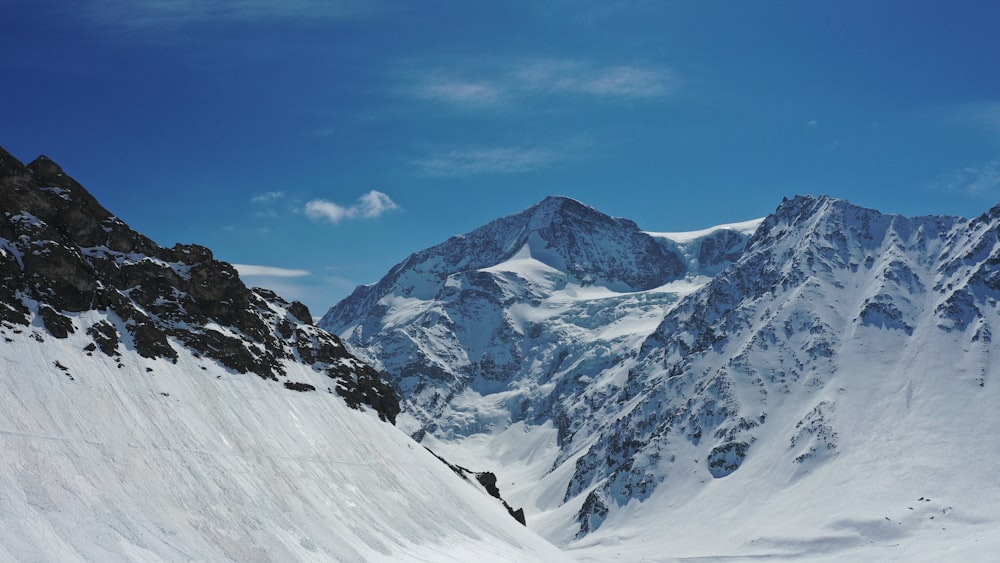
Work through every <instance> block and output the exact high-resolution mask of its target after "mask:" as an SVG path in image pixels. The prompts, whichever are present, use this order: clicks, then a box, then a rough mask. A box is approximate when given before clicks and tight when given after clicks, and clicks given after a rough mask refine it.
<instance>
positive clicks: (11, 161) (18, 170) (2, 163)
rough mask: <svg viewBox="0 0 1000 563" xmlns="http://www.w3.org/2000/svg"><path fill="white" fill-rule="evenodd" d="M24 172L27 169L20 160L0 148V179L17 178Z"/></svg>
mask: <svg viewBox="0 0 1000 563" xmlns="http://www.w3.org/2000/svg"><path fill="white" fill-rule="evenodd" d="M26 172H27V169H26V168H25V167H24V164H23V163H22V162H21V161H20V160H18V159H17V158H15V157H14V155H12V154H10V153H9V152H7V151H6V150H5V149H4V148H3V147H0V178H7V177H10V176H19V175H21V174H25V173H26Z"/></svg>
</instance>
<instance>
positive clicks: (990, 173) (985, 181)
mask: <svg viewBox="0 0 1000 563" xmlns="http://www.w3.org/2000/svg"><path fill="white" fill-rule="evenodd" d="M930 187H931V189H933V190H941V191H947V192H953V193H961V194H965V195H968V196H973V197H982V198H988V199H997V198H998V197H1000V158H995V159H993V160H991V161H989V162H984V163H979V164H974V165H970V166H966V167H963V168H958V169H955V170H952V171H950V172H948V173H945V174H942V175H941V176H939V177H938V178H937V179H935V180H934V181H933V182H932V183H931V185H930Z"/></svg>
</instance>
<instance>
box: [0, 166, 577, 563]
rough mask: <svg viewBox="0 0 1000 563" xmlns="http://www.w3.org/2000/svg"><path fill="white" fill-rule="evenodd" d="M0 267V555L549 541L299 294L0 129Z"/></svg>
mask: <svg viewBox="0 0 1000 563" xmlns="http://www.w3.org/2000/svg"><path fill="white" fill-rule="evenodd" d="M0 273H2V274H3V283H2V284H0V387H2V388H3V390H4V393H2V394H0V412H4V413H6V414H7V416H5V417H3V419H2V420H0V447H2V448H3V450H4V452H5V455H4V456H3V458H2V459H0V493H2V494H0V497H2V498H3V499H4V501H3V505H4V510H0V523H2V524H3V525H2V526H0V559H4V560H11V561H29V560H38V561H55V560H59V561H101V562H102V563H103V562H105V561H123V562H124V561H172V560H212V561H260V562H262V563H263V562H279V561H282V562H283V561H330V560H344V561H348V560H349V561H358V560H365V561H369V560H370V561H390V560H400V559H404V558H405V559H408V560H421V561H435V562H437V561H464V560H468V558H469V557H470V554H473V553H475V554H477V555H478V556H479V557H480V558H483V559H484V560H495V561H509V560H512V559H515V558H516V559H526V560H533V561H552V560H555V561H559V560H564V559H565V557H564V556H563V555H562V554H561V553H560V552H559V551H558V550H557V549H556V548H554V547H553V546H551V545H550V544H548V543H547V542H545V541H544V540H542V539H541V538H538V537H537V536H535V535H534V534H531V533H530V532H528V531H527V530H526V529H525V528H524V526H523V525H522V523H519V522H517V521H515V519H514V518H512V517H511V516H515V517H516V516H517V515H518V513H517V511H515V510H513V509H512V507H510V506H509V505H507V504H506V502H505V501H504V500H503V499H502V498H500V496H499V491H498V487H497V485H496V483H495V480H491V479H490V476H491V474H490V473H489V472H479V473H477V474H476V477H477V480H476V481H475V484H473V483H471V482H467V481H463V480H462V479H461V478H459V477H458V476H456V475H455V474H454V473H453V472H452V471H451V469H449V468H448V466H447V465H445V464H444V463H441V461H440V460H439V458H437V457H435V456H434V455H431V453H429V452H427V451H426V450H425V449H424V448H422V447H420V446H418V445H416V444H415V443H414V442H413V441H412V440H411V439H410V438H409V437H407V436H405V435H404V434H403V433H401V432H399V430H398V429H397V428H396V427H395V426H394V423H395V417H396V414H397V413H398V412H399V404H398V400H397V397H396V395H395V391H394V390H393V389H392V387H391V386H389V385H387V384H386V383H385V382H384V381H383V380H382V378H381V375H380V374H379V373H378V372H377V371H376V370H375V369H374V368H372V367H371V366H369V365H367V364H365V363H363V362H361V361H360V360H359V359H357V358H356V357H354V356H352V355H351V354H349V353H348V351H347V350H346V348H345V347H344V346H343V344H342V343H341V342H340V340H339V339H338V338H337V337H336V336H333V335H330V334H328V333H326V332H325V331H323V330H321V329H319V328H317V327H316V326H314V325H313V324H312V322H311V316H310V314H309V310H308V308H306V307H305V306H304V305H302V304H301V303H297V302H288V301H286V300H284V299H282V298H281V297H279V296H278V295H276V294H275V293H274V292H272V291H270V290H266V289H261V288H247V287H246V286H245V285H244V284H243V283H242V281H241V280H240V279H239V276H238V275H237V273H236V270H235V269H234V268H233V267H232V266H231V265H230V264H227V263H225V262H222V261H219V260H217V259H216V258H215V257H214V256H213V254H212V252H211V251H210V250H209V249H207V248H205V247H202V246H198V245H183V244H178V245H175V246H174V247H173V248H165V247H160V246H159V245H157V244H156V243H154V242H153V241H151V240H150V239H148V238H147V237H145V236H143V235H141V234H140V233H138V232H136V231H134V230H133V229H131V228H130V227H129V226H128V225H126V224H124V223H123V222H122V221H121V220H119V219H118V218H117V217H115V216H114V215H113V214H111V213H110V212H108V211H107V209H105V208H104V207H103V206H101V204H100V203H98V202H97V200H96V199H95V198H93V197H92V196H91V195H90V194H89V192H87V191H86V190H85V189H84V188H83V187H82V186H81V185H80V184H79V183H77V182H76V181H75V180H74V179H73V178H71V177H69V176H68V175H67V174H66V173H65V172H64V171H63V170H62V169H61V168H60V167H59V166H58V165H57V164H56V163H54V162H52V161H51V160H50V159H48V158H46V157H40V158H39V159H36V160H35V161H33V162H32V163H30V164H29V165H27V166H25V165H23V164H22V163H21V162H20V161H18V160H17V159H16V158H14V157H13V156H11V155H10V154H9V153H7V152H6V151H4V150H3V149H2V148H0ZM469 466H470V467H481V465H479V464H476V465H471V464H470V465H469ZM480 485H481V486H480ZM481 487H484V488H485V490H483V489H482V488H481ZM489 495H494V496H496V497H497V498H496V499H493V498H490V496H489ZM521 522H523V516H521Z"/></svg>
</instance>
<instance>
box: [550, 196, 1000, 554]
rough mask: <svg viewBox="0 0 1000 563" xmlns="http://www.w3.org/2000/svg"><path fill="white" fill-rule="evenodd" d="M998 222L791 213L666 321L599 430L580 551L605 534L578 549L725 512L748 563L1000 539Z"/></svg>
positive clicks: (689, 545) (591, 455)
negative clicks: (988, 440)
mask: <svg viewBox="0 0 1000 563" xmlns="http://www.w3.org/2000/svg"><path fill="white" fill-rule="evenodd" d="M998 214H1000V213H998V212H997V210H996V209H994V210H993V211H991V212H990V213H988V214H986V215H984V216H982V217H980V218H977V219H975V220H972V221H966V220H963V219H957V218H948V217H926V218H916V219H910V218H905V217H899V216H894V215H883V214H880V213H878V212H876V211H873V210H868V209H862V208H858V207H855V206H852V205H850V204H849V203H847V202H843V201H838V200H833V199H830V198H825V197H823V198H801V197H800V198H795V199H793V200H789V201H786V202H785V203H783V204H782V205H781V207H780V208H779V209H778V210H777V212H776V213H775V214H773V215H771V216H770V217H768V218H767V219H766V220H765V221H764V223H763V224H762V225H761V227H760V228H759V229H758V230H757V232H756V234H755V235H754V237H753V239H752V240H751V241H750V243H749V245H748V247H747V249H746V251H745V252H744V254H743V255H742V257H741V258H740V259H739V261H738V262H736V263H735V264H734V265H733V266H731V267H730V268H728V269H726V270H724V271H723V272H722V273H720V274H719V275H718V276H716V277H715V278H714V279H713V280H712V281H711V282H710V283H709V284H708V285H707V286H705V287H704V288H702V289H701V290H699V291H698V292H696V293H694V294H692V295H691V296H690V297H689V298H687V299H685V300H684V301H683V302H682V303H681V304H679V305H678V306H677V307H676V308H674V309H673V310H672V311H670V312H669V313H668V314H667V316H666V318H665V319H664V321H663V323H662V324H661V325H660V326H659V327H658V328H657V329H656V331H655V332H654V333H653V334H652V335H651V336H650V337H649V338H648V339H647V340H646V341H645V343H644V344H643V346H642V350H641V353H640V354H639V357H638V358H637V360H636V363H635V365H634V366H632V367H631V368H630V369H629V372H628V378H627V383H626V384H625V385H623V386H622V387H621V388H618V389H615V390H614V391H613V392H612V393H611V395H610V396H609V401H608V403H607V404H611V405H615V407H614V408H613V413H612V412H606V413H605V414H610V415H611V416H604V417H602V418H598V419H597V420H599V421H600V422H598V423H597V425H596V426H595V427H593V428H591V429H589V431H588V432H587V435H588V436H589V438H590V439H589V441H588V443H587V444H586V446H585V447H584V448H583V449H582V450H580V451H581V452H582V455H579V456H578V457H576V458H575V461H574V469H573V473H572V477H571V478H570V480H569V484H568V486H567V489H566V493H565V501H566V502H567V504H571V505H573V506H575V507H578V510H577V511H576V512H575V514H574V516H575V518H576V521H577V523H578V524H579V529H578V530H579V531H578V532H577V535H576V537H577V538H583V537H584V536H585V535H586V534H588V533H589V534H591V536H592V537H591V536H587V537H588V539H586V540H580V541H579V542H578V544H577V545H581V546H582V545H598V544H600V543H601V539H600V538H602V537H611V536H616V535H617V537H621V536H620V534H622V532H623V529H629V530H630V533H634V534H635V536H636V538H639V537H644V538H646V539H650V538H651V534H650V531H649V530H642V529H641V526H636V525H635V522H636V521H637V519H639V520H641V519H643V518H645V519H647V520H650V521H652V520H655V521H657V522H658V523H659V526H660V528H659V529H675V530H678V535H679V537H680V538H684V537H685V534H687V533H690V534H695V535H700V537H702V538H703V537H704V536H705V534H704V531H702V532H697V531H696V530H695V528H696V527H697V526H698V525H704V526H708V525H709V522H708V517H707V516H708V515H714V516H721V517H722V518H723V519H724V520H725V521H726V522H727V523H731V524H732V527H731V528H722V529H724V530H725V531H724V532H722V533H721V534H719V535H720V537H719V538H717V541H718V542H721V543H723V544H726V546H727V547H726V548H724V549H725V550H732V551H736V552H743V553H747V554H751V553H753V554H770V555H781V556H789V555H792V556H799V557H805V556H807V555H809V556H819V555H824V554H825V555H831V554H838V553H843V554H848V553H856V550H857V549H859V548H861V547H865V546H869V545H871V544H877V545H878V547H879V548H880V549H885V548H887V545H886V544H887V543H891V542H893V541H902V540H904V539H907V538H911V537H913V538H914V539H913V540H912V541H914V542H918V543H920V544H922V545H923V544H927V543H930V544H932V545H935V548H934V551H933V553H943V551H941V550H942V549H948V548H946V547H945V546H946V545H951V544H956V543H961V542H962V541H963V540H962V538H963V537H974V536H976V535H978V534H980V533H981V529H982V528H984V527H989V526H995V525H996V523H997V521H998V516H1000V511H998V510H997V509H996V508H994V507H995V506H996V504H995V501H996V500H997V497H1000V488H998V487H995V486H993V485H992V484H990V485H985V483H987V482H988V483H994V482H995V480H991V479H990V478H989V477H988V476H987V475H986V473H987V472H988V470H987V469H986V468H987V467H990V466H992V465H993V464H995V462H996V461H995V457H996V456H995V453H994V452H992V451H990V450H988V449H984V448H982V447H981V443H982V440H983V437H984V436H992V435H994V434H995V433H996V432H998V431H1000V415H998V414H997V413H998V409H997V405H998V403H997V401H998V400H1000V396H998V394H997V393H998V391H997V389H998V388H1000V387H998V385H997V381H994V380H995V378H996V377H997V376H998V375H1000V373H997V371H996V370H997V368H996V366H997V365H998V362H997V359H996V358H995V357H994V354H993V348H994V347H993V346H992V343H991V335H992V333H993V332H994V331H995V330H997V327H998V323H1000V315H998V312H997V307H996V303H997V298H998V297H1000V271H998V266H997V265H998V264H1000V244H998V242H997V236H998V232H1000V221H998V217H997V216H998ZM918 497H923V498H925V499H927V500H926V501H924V500H918ZM929 499H934V501H933V504H929V503H931V500H929ZM636 500H644V501H646V502H643V503H639V504H637V503H635V501H636ZM914 505H917V506H914ZM652 507H660V508H661V509H662V510H664V512H663V513H662V514H660V515H659V516H655V517H654V516H653V514H654V513H653V512H651V511H652V510H653V508H652ZM668 508H669V510H668ZM914 510H915V511H914ZM706 513H707V514H706ZM730 518H732V519H733V520H732V521H730V520H729V519H730ZM692 522H698V523H700V524H693V523H692ZM750 522H757V523H756V524H750ZM987 523H988V524H987ZM939 524H940V526H938V525H939ZM664 527H665V528H664ZM713 528H714V529H716V530H719V529H720V527H719V526H718V525H716V526H713ZM957 529H961V531H958V530H957ZM601 530H606V534H608V535H607V536H605V535H604V534H602V532H601ZM948 530H952V534H946V533H943V534H940V535H933V536H931V535H930V534H937V533H938V531H945V532H947V531H948ZM956 532H957V535H956ZM692 537H694V536H692ZM564 539H566V538H564ZM758 541H759V542H760V543H757V542H758ZM938 542H940V543H938ZM993 543H994V544H995V543H996V542H993ZM680 544H682V545H685V547H682V548H681V547H679V548H678V551H677V552H675V553H677V554H678V555H681V554H683V555H686V556H694V555H697V554H699V553H700V554H707V552H706V550H705V549H704V547H699V546H697V545H695V544H694V542H687V541H684V540H682V541H681V542H680ZM917 553H919V552H918V551H917ZM841 556H843V555H841ZM869 556H871V555H870V554H869ZM883 556H884V552H883ZM924 556H926V553H925V554H924Z"/></svg>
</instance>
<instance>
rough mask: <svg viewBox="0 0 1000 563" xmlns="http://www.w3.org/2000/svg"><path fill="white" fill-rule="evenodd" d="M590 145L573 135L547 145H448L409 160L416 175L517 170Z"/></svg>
mask: <svg viewBox="0 0 1000 563" xmlns="http://www.w3.org/2000/svg"><path fill="white" fill-rule="evenodd" d="M590 146H591V143H590V142H588V141H587V140H586V139H575V140H573V141H571V142H567V143H562V144H559V145H553V146H548V147H539V146H534V147H526V146H507V147H486V148H475V149H449V150H441V151H437V152H433V153H431V154H428V155H427V156H425V157H423V158H419V159H416V160H414V161H413V162H412V164H413V165H414V166H415V167H416V169H417V174H418V175H420V176H432V177H438V178H458V177H468V176H485V175H492V174H517V173H521V172H529V171H531V170H537V169H540V168H545V167H547V166H551V165H552V164H555V163H557V162H563V161H567V160H573V159H576V158H579V157H580V155H581V154H582V153H584V152H585V151H586V149H587V148H588V147H590Z"/></svg>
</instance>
